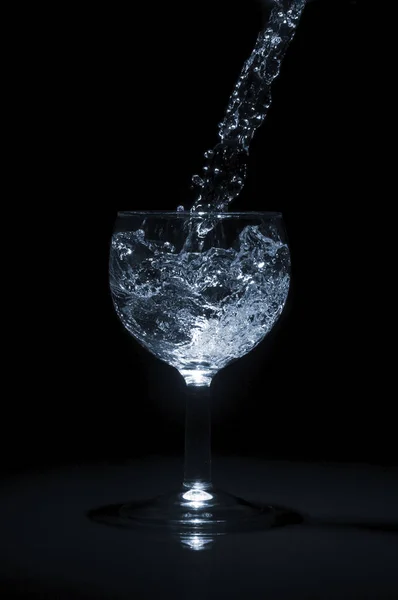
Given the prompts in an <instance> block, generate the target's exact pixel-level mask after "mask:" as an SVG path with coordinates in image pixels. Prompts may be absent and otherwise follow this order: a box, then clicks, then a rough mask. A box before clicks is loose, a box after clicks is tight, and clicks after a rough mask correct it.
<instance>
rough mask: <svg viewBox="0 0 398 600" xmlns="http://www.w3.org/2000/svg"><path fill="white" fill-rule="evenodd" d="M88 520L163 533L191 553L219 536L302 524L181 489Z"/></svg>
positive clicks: (282, 511) (271, 510)
mask: <svg viewBox="0 0 398 600" xmlns="http://www.w3.org/2000/svg"><path fill="white" fill-rule="evenodd" d="M87 516H88V517H89V518H90V519H91V520H93V521H95V522H100V523H103V524H106V525H111V526H116V527H123V528H132V529H134V528H135V529H137V528H145V529H152V530H153V531H156V532H157V531H165V532H168V533H170V534H171V535H176V536H178V537H179V539H180V541H181V543H182V544H183V545H184V546H186V547H189V548H190V549H191V550H203V549H205V548H207V547H210V546H211V543H212V542H213V541H214V538H215V537H216V536H219V535H224V534H227V533H232V532H236V533H239V532H245V531H264V530H266V529H271V528H274V527H283V526H285V525H294V524H298V523H302V522H303V518H302V517H301V515H300V514H298V513H296V512H294V511H292V510H290V509H287V508H284V507H279V506H271V505H264V506H259V505H256V504H252V503H250V502H247V501H246V500H243V499H241V498H239V497H236V496H233V495H231V494H228V493H225V492H222V491H219V490H215V489H214V488H209V489H206V490H202V489H196V488H193V489H191V490H189V489H184V488H183V489H182V490H181V491H180V492H175V493H170V494H164V495H162V496H159V497H157V498H154V499H151V500H145V501H139V502H128V503H124V504H112V505H108V506H103V507H100V508H97V509H93V510H91V511H89V513H88V515H87Z"/></svg>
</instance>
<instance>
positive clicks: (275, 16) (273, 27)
mask: <svg viewBox="0 0 398 600" xmlns="http://www.w3.org/2000/svg"><path fill="white" fill-rule="evenodd" d="M305 3H306V0H275V2H274V7H273V9H272V11H271V14H270V18H269V21H268V25H267V27H266V28H265V29H264V30H263V31H262V32H261V33H260V34H259V36H258V38H257V41H256V44H255V47H254V49H253V52H252V54H251V55H250V57H249V58H248V60H247V61H246V62H245V64H244V66H243V69H242V72H241V74H240V77H239V79H238V81H237V82H236V85H235V88H234V90H233V92H232V95H231V97H230V99H229V102H228V105H227V109H226V113H225V117H224V119H223V121H222V122H221V123H220V124H219V138H220V142H219V143H218V144H217V145H216V146H215V148H213V149H212V150H208V151H207V152H205V164H204V167H203V174H202V175H201V176H200V175H194V176H193V177H192V183H193V187H194V188H195V189H196V190H197V198H196V200H195V202H194V204H193V206H192V208H191V210H192V211H196V212H209V211H224V210H227V208H228V205H229V204H230V203H231V202H232V200H234V199H235V198H236V197H237V196H238V195H239V194H240V192H241V191H242V189H243V186H244V184H245V179H246V169H247V157H248V153H249V146H250V142H251V140H252V138H253V136H254V134H255V132H256V130H257V129H258V127H260V125H261V124H262V122H263V121H264V119H265V117H266V115H267V112H268V109H269V107H270V105H271V85H272V82H273V81H274V79H275V78H276V77H277V76H278V74H279V71H280V66H281V62H282V59H283V57H284V55H285V52H286V50H287V47H288V45H289V44H290V42H291V40H292V39H293V37H294V33H295V30H296V27H297V24H298V22H299V19H300V16H301V13H302V11H303V9H304V6H305Z"/></svg>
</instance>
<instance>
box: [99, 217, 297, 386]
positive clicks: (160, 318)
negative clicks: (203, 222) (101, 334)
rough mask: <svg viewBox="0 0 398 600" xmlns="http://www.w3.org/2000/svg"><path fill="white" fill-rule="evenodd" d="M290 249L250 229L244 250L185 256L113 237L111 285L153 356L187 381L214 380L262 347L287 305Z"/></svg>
mask: <svg viewBox="0 0 398 600" xmlns="http://www.w3.org/2000/svg"><path fill="white" fill-rule="evenodd" d="M289 269H290V256H289V251H288V248H287V246H286V244H283V243H282V242H279V241H274V240H272V239H270V238H268V237H266V236H264V235H263V234H262V233H261V231H260V230H259V227H258V226H247V227H246V228H245V229H243V230H242V232H241V234H240V237H239V245H238V247H237V248H236V249H228V250H224V249H221V248H210V249H208V250H206V251H204V252H185V251H183V252H177V251H176V249H175V248H174V246H173V245H172V244H171V243H169V242H165V243H160V242H153V241H150V240H148V239H146V238H145V234H144V231H142V230H140V229H139V230H137V231H129V232H122V233H117V234H115V235H114V236H113V239H112V246H111V257H110V282H111V291H112V296H113V301H114V304H115V307H116V311H117V314H118V315H119V318H120V319H121V321H122V323H123V324H124V326H125V327H126V329H127V330H128V331H129V332H130V333H131V334H133V336H134V337H135V338H136V339H138V340H139V341H140V342H141V343H142V344H143V345H144V346H145V347H146V348H147V349H148V350H150V351H152V352H153V353H154V354H155V355H156V356H157V357H159V358H161V359H163V360H164V361H166V362H167V363H168V364H170V365H173V366H174V367H176V368H177V369H178V370H179V371H180V372H181V373H182V374H183V375H184V374H185V373H187V372H192V371H195V370H197V369H199V368H200V369H202V370H203V371H205V372H206V373H208V374H214V373H215V372H217V371H218V370H219V369H221V368H222V367H224V366H225V365H227V364H228V363H229V362H231V361H232V360H233V359H235V358H239V357H240V356H243V355H244V354H246V353H247V352H249V351H250V350H251V349H252V348H254V347H255V346H256V345H257V344H258V343H259V342H260V341H261V340H262V339H263V338H264V336H265V335H266V334H267V333H268V332H269V331H270V330H271V328H272V327H273V325H274V324H275V322H276V320H277V319H278V317H279V315H280V314H281V312H282V309H283V307H284V304H285V302H286V298H287V294H288V289H289Z"/></svg>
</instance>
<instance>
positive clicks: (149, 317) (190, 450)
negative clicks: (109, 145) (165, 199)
mask: <svg viewBox="0 0 398 600" xmlns="http://www.w3.org/2000/svg"><path fill="white" fill-rule="evenodd" d="M289 283H290V252H289V247H288V243H287V238H286V232H285V228H284V223H283V219H282V215H281V213H277V212H224V213H221V212H220V213H216V212H211V213H196V212H186V211H176V212H163V211H140V212H136V211H134V212H131V211H121V212H119V213H118V216H117V220H116V223H115V228H114V232H113V237H112V243H111V250H110V289H111V293H112V298H113V302H114V306H115V309H116V312H117V314H118V316H119V318H120V320H121V322H122V323H123V325H124V326H125V328H126V329H127V330H128V331H129V332H130V334H131V335H132V336H134V338H135V339H136V340H138V341H139V342H140V343H141V344H142V345H143V346H144V347H145V348H146V349H148V350H149V351H150V352H152V353H153V354H154V355H155V356H157V357H158V358H160V359H161V360H163V361H165V362H166V363H168V364H169V365H172V366H173V367H175V368H176V369H177V370H178V371H179V372H180V374H181V375H182V377H183V378H184V380H185V383H186V392H187V394H186V397H187V398H186V430H185V467H184V476H183V480H182V483H181V485H180V486H179V487H177V489H176V491H175V492H172V493H169V494H164V495H162V496H160V497H158V498H155V499H150V500H148V501H146V502H140V503H137V502H130V503H127V504H123V505H120V506H119V507H118V508H117V512H116V513H114V515H113V516H114V520H115V519H117V520H118V521H119V524H120V523H122V524H125V525H126V524H130V525H133V524H135V525H136V524H148V525H152V526H155V527H168V528H171V529H172V530H173V531H177V532H178V533H179V534H181V536H182V538H183V539H185V540H188V542H187V543H188V545H190V546H191V547H192V548H194V549H199V548H202V547H203V546H204V544H205V543H206V536H209V539H210V537H211V536H212V535H215V534H222V533H226V532H230V531H241V530H247V529H253V528H254V529H256V528H258V527H261V528H264V527H265V528H266V527H274V526H275V525H278V524H284V523H287V522H291V520H292V515H293V514H294V513H292V512H291V511H289V510H287V509H284V508H279V507H274V506H256V505H253V504H251V503H250V502H247V501H245V500H242V499H240V498H237V497H235V496H232V495H230V494H228V493H225V492H222V491H219V490H217V488H215V487H214V486H213V484H212V481H211V452H210V384H211V381H212V379H213V377H214V376H215V374H216V373H217V372H218V371H219V370H220V369H222V368H223V367H225V366H226V365H228V364H229V363H231V362H232V361H234V360H236V359H239V358H240V357H242V356H243V355H245V354H246V353H248V352H249V351H250V350H252V349H253V348H254V347H255V346H257V345H258V344H259V343H260V342H261V341H262V340H263V338H264V337H265V336H266V335H267V334H268V333H269V332H270V331H271V329H272V328H273V327H274V325H275V323H276V322H277V321H278V319H279V317H280V315H281V313H282V311H283V308H284V306H285V304H286V299H287V296H288V291H289Z"/></svg>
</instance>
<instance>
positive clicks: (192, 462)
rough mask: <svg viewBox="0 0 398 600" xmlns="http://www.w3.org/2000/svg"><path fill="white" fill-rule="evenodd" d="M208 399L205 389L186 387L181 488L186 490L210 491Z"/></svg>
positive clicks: (201, 387) (207, 388)
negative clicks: (182, 486)
mask: <svg viewBox="0 0 398 600" xmlns="http://www.w3.org/2000/svg"><path fill="white" fill-rule="evenodd" d="M210 399H211V394H210V387H209V386H207V385H201V386H190V385H188V386H187V388H186V420H185V465H184V482H183V485H184V487H185V488H188V489H194V488H196V489H204V490H205V489H208V488H210V487H211V445H210V431H211V412H210Z"/></svg>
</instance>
